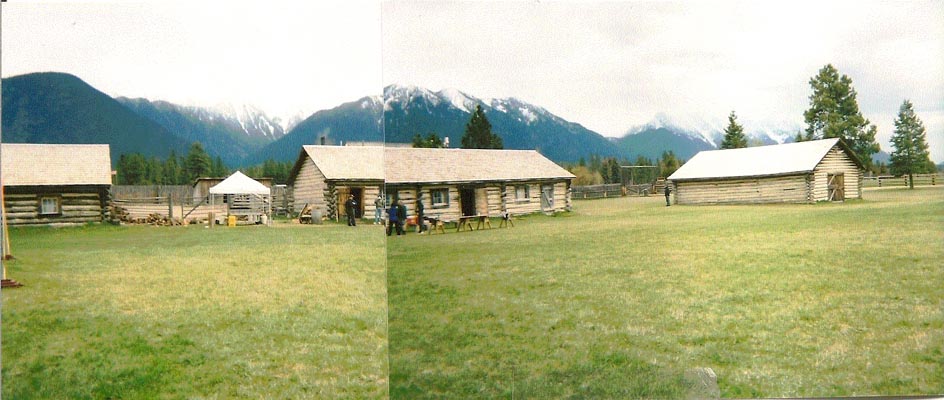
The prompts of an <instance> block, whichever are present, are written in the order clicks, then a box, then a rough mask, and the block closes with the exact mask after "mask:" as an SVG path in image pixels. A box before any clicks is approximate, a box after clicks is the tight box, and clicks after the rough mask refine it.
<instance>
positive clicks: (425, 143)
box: [413, 132, 444, 149]
mask: <svg viewBox="0 0 944 400" xmlns="http://www.w3.org/2000/svg"><path fill="white" fill-rule="evenodd" d="M443 146H444V144H443V141H442V139H440V138H439V135H436V133H435V132H430V133H429V135H428V136H426V137H425V138H423V137H422V136H420V134H419V133H417V134H416V135H413V147H425V148H434V149H440V148H442V147H443Z"/></svg>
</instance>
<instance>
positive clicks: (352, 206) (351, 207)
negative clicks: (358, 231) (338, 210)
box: [344, 194, 357, 226]
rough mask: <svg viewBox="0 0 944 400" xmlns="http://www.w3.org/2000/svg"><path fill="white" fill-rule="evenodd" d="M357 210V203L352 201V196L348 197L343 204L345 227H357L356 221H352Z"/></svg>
mask: <svg viewBox="0 0 944 400" xmlns="http://www.w3.org/2000/svg"><path fill="white" fill-rule="evenodd" d="M356 208H357V202H356V201H354V195H353V194H352V195H350V196H349V197H348V199H347V201H345V202H344V213H345V214H347V226H357V221H356V220H355V219H354V211H355V210H356Z"/></svg>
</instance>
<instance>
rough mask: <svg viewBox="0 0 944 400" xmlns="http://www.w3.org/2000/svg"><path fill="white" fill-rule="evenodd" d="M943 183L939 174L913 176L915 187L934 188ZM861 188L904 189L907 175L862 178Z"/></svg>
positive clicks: (906, 183) (906, 184)
mask: <svg viewBox="0 0 944 400" xmlns="http://www.w3.org/2000/svg"><path fill="white" fill-rule="evenodd" d="M942 183H944V178H942V176H941V174H919V175H915V176H914V185H915V186H936V185H940V184H942ZM862 186H863V187H906V186H908V175H905V176H891V175H883V176H867V177H863V178H862Z"/></svg>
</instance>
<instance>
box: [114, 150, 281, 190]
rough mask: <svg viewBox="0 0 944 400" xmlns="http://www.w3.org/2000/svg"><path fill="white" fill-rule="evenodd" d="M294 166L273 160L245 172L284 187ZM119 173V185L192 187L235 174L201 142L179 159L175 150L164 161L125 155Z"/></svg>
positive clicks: (245, 169) (120, 160)
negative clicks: (203, 180)
mask: <svg viewBox="0 0 944 400" xmlns="http://www.w3.org/2000/svg"><path fill="white" fill-rule="evenodd" d="M293 165H294V164H293V163H291V162H279V161H274V160H271V159H269V160H266V161H265V162H263V163H262V164H259V165H253V166H249V167H246V168H244V169H242V172H243V173H244V174H246V175H248V176H250V177H253V178H272V179H273V180H274V182H275V183H276V184H284V183H286V182H287V181H288V178H289V174H290V173H291V170H292V166H293ZM115 170H116V172H117V183H118V184H119V185H190V184H193V182H194V181H195V180H196V179H197V178H201V177H216V178H223V177H227V176H229V175H230V174H232V173H233V170H232V169H230V168H228V167H226V165H224V164H223V160H222V159H221V158H220V157H219V156H217V157H216V158H213V157H210V155H209V154H208V153H207V152H206V150H204V148H203V145H202V144H200V143H199V142H194V143H193V144H192V145H190V149H189V151H188V152H187V154H185V155H181V156H178V155H177V153H176V152H175V151H173V150H171V152H170V154H168V155H167V158H164V159H161V158H159V157H150V158H148V157H146V156H144V155H143V154H141V153H128V154H122V155H121V156H120V157H119V158H118V163H117V165H116V167H115Z"/></svg>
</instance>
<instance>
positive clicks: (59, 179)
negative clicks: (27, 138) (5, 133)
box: [0, 143, 111, 186]
mask: <svg viewBox="0 0 944 400" xmlns="http://www.w3.org/2000/svg"><path fill="white" fill-rule="evenodd" d="M0 173H2V179H3V185H4V186H44V185H111V156H110V155H109V148H108V145H107V144H21V143H4V144H2V145H0Z"/></svg>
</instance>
